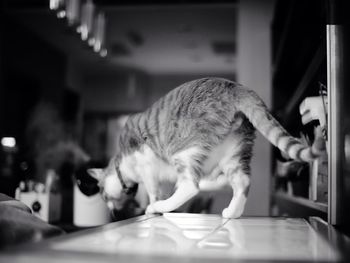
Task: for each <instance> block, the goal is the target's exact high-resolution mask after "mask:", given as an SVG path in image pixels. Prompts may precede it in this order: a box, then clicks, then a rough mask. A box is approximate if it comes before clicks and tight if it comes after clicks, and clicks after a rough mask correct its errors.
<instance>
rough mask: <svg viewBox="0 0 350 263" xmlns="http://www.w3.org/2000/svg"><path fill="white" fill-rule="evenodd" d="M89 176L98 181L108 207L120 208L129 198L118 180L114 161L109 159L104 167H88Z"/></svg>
mask: <svg viewBox="0 0 350 263" xmlns="http://www.w3.org/2000/svg"><path fill="white" fill-rule="evenodd" d="M88 173H89V175H90V176H92V177H93V178H95V179H96V180H97V181H98V186H99V187H100V193H101V195H102V198H103V199H104V200H105V201H106V202H107V205H108V207H109V208H110V209H111V210H113V209H116V210H121V209H123V207H124V204H125V202H126V201H127V200H128V199H129V196H127V195H126V194H125V193H124V191H123V187H122V185H121V183H120V181H119V178H118V175H117V171H116V168H115V164H114V161H113V160H111V161H110V163H109V164H108V166H107V167H106V168H104V169H98V168H94V169H88Z"/></svg>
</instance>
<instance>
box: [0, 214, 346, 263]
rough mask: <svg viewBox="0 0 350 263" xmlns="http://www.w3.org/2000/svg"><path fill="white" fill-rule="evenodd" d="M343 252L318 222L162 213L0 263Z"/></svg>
mask: <svg viewBox="0 0 350 263" xmlns="http://www.w3.org/2000/svg"><path fill="white" fill-rule="evenodd" d="M349 248H350V246H349V242H348V239H347V238H346V237H345V236H343V235H341V234H339V233H337V231H336V230H335V229H334V228H333V227H330V226H328V225H327V224H326V223H325V222H323V221H322V220H320V219H319V218H310V221H309V222H308V221H306V220H304V219H301V218H272V217H246V218H240V219H223V218H221V217H220V216H219V215H205V214H183V213H166V214H164V215H154V216H140V217H136V218H132V219H128V220H124V221H120V222H116V223H110V224H107V225H104V226H101V227H97V228H93V229H88V230H84V231H79V232H76V233H72V234H67V235H65V236H61V237H57V238H53V239H49V240H46V241H43V242H40V243H35V244H30V245H25V246H21V247H17V248H13V249H11V250H8V251H6V252H5V253H3V255H1V256H0V262H26V263H28V262H29V263H30V262H50V263H53V262H128V263H131V262H179V261H186V262H201V263H204V262H232V261H235V262H237V261H239V262H312V261H316V262H320V261H325V262H340V261H344V262H345V261H346V259H347V255H346V251H349Z"/></svg>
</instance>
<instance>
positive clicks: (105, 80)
mask: <svg viewBox="0 0 350 263" xmlns="http://www.w3.org/2000/svg"><path fill="white" fill-rule="evenodd" d="M148 94H149V93H148V78H147V77H146V76H145V75H144V74H141V73H133V72H130V73H128V72H126V73H117V74H116V73H112V74H105V75H89V76H86V77H85V79H84V93H83V94H82V95H83V101H84V109H85V111H86V112H100V113H108V114H111V113H121V112H136V111H141V110H143V109H145V107H146V104H147V100H148Z"/></svg>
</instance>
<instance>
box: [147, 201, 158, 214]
mask: <svg viewBox="0 0 350 263" xmlns="http://www.w3.org/2000/svg"><path fill="white" fill-rule="evenodd" d="M153 204H154V203H153ZM153 204H149V205H148V206H147V208H146V211H145V214H146V215H151V214H155V213H156V210H155V208H154V205H153Z"/></svg>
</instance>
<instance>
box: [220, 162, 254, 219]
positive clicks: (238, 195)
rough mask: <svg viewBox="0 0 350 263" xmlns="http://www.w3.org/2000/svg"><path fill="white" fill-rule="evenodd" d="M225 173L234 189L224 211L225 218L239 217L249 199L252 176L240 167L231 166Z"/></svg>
mask: <svg viewBox="0 0 350 263" xmlns="http://www.w3.org/2000/svg"><path fill="white" fill-rule="evenodd" d="M225 174H226V175H227V176H228V178H229V182H230V184H231V186H232V189H233V197H232V199H231V202H230V204H229V206H228V207H227V208H225V209H224V210H223V211H222V216H223V217H224V218H238V217H240V216H241V215H242V213H243V211H244V207H245V204H246V201H247V196H248V192H249V186H250V177H249V175H248V174H247V173H245V172H244V171H243V170H242V169H240V168H238V167H237V168H229V169H228V170H227V171H226V172H225Z"/></svg>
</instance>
